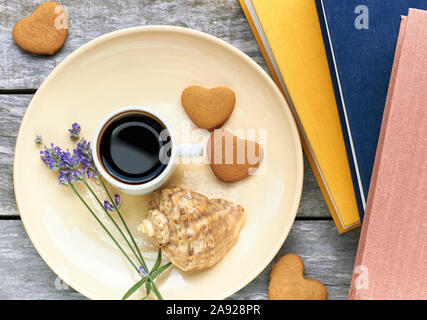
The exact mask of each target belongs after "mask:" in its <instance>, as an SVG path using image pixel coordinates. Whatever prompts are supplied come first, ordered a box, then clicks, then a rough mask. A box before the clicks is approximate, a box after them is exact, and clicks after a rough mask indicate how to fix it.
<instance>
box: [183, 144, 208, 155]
mask: <svg viewBox="0 0 427 320" xmlns="http://www.w3.org/2000/svg"><path fill="white" fill-rule="evenodd" d="M202 155H203V146H202V145H200V144H180V145H179V146H178V157H181V158H195V157H200V156H202Z"/></svg>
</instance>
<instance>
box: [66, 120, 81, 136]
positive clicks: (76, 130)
mask: <svg viewBox="0 0 427 320" xmlns="http://www.w3.org/2000/svg"><path fill="white" fill-rule="evenodd" d="M80 130H81V127H80V125H79V124H78V123H77V122H75V123H73V124H72V125H71V129H68V131H69V132H70V133H71V136H70V137H71V139H74V140H77V139H79V138H80Z"/></svg>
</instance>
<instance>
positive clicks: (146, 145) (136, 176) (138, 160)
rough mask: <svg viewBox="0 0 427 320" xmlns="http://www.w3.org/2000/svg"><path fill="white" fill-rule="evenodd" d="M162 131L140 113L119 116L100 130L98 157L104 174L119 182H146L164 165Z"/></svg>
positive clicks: (163, 136)
mask: <svg viewBox="0 0 427 320" xmlns="http://www.w3.org/2000/svg"><path fill="white" fill-rule="evenodd" d="M165 130H167V129H166V128H165V127H164V126H163V124H162V123H161V122H160V121H158V120H157V119H155V118H154V117H151V116H149V115H146V114H143V113H129V114H124V115H122V116H119V117H117V118H116V119H113V120H112V121H111V122H109V123H107V124H106V127H105V128H104V130H103V133H102V135H101V138H100V140H99V141H100V142H99V149H98V150H99V159H100V160H101V162H102V164H103V166H104V168H105V169H106V170H107V171H108V173H109V174H111V175H112V176H113V177H114V178H116V179H117V180H119V181H121V182H125V183H128V184H141V183H146V182H149V181H151V180H153V179H154V178H156V177H157V176H158V175H159V174H160V173H162V171H163V170H164V169H165V168H166V166H167V161H165V159H167V157H168V156H170V150H168V149H167V148H166V144H168V143H169V142H170V137H168V135H167V134H166V135H165ZM166 133H167V131H166ZM165 136H166V138H165ZM165 150H166V151H165ZM165 152H166V153H165Z"/></svg>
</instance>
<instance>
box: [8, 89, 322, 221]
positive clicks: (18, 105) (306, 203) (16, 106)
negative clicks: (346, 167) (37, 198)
mask: <svg viewBox="0 0 427 320" xmlns="http://www.w3.org/2000/svg"><path fill="white" fill-rule="evenodd" d="M31 98H32V95H29V94H7V95H6V94H3V95H1V94H0V216H17V215H19V213H18V209H17V207H16V203H15V196H14V192H13V181H12V164H13V154H14V149H15V142H16V136H17V134H18V130H19V125H20V123H21V119H22V117H23V115H24V112H25V110H26V108H27V106H28V104H29V102H30V100H31ZM304 167H305V173H304V187H303V188H304V189H303V194H302V199H301V204H300V207H299V210H298V217H316V218H319V217H323V218H327V217H330V214H329V211H328V208H327V207H326V204H325V202H324V200H323V198H322V194H321V192H320V189H319V187H318V185H317V182H316V180H315V177H314V175H313V172H312V170H311V168H310V166H309V165H308V163H307V161H305V164H304Z"/></svg>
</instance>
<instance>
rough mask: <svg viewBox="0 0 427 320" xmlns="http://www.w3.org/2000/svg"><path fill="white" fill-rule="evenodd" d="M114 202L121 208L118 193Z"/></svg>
mask: <svg viewBox="0 0 427 320" xmlns="http://www.w3.org/2000/svg"><path fill="white" fill-rule="evenodd" d="M114 202H115V204H116V207H117V208H120V196H119V195H118V194H115V195H114Z"/></svg>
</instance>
